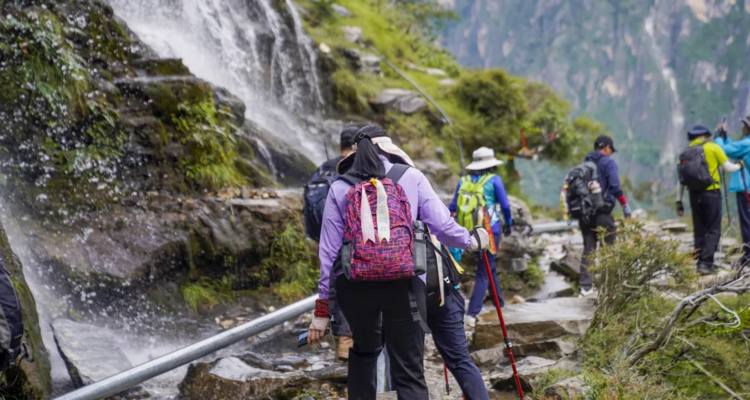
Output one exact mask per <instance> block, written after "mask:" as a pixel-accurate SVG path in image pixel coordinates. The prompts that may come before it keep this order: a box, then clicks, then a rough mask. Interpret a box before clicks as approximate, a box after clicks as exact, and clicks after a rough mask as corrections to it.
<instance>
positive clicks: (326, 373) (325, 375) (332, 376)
mask: <svg viewBox="0 0 750 400" xmlns="http://www.w3.org/2000/svg"><path fill="white" fill-rule="evenodd" d="M323 343H326V342H323ZM321 344H322V343H321ZM307 376H308V377H310V378H312V379H315V380H318V381H327V382H333V383H346V380H347V377H348V376H349V367H347V366H346V365H343V364H339V363H336V364H333V365H331V366H328V367H325V368H323V369H319V370H316V371H312V372H308V373H307Z"/></svg>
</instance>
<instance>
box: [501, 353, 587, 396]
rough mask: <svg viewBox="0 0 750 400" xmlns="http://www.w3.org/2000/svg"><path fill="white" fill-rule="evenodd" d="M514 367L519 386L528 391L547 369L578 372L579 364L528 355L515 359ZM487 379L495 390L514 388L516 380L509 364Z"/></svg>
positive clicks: (533, 387) (532, 388)
mask: <svg viewBox="0 0 750 400" xmlns="http://www.w3.org/2000/svg"><path fill="white" fill-rule="evenodd" d="M516 369H517V370H518V378H519V379H520V381H521V388H523V390H524V392H530V391H533V390H534V389H535V388H536V385H537V383H538V382H539V378H540V377H541V376H542V375H543V374H544V373H546V372H547V371H550V370H553V369H554V370H569V371H575V372H580V370H581V366H580V364H578V362H576V361H574V360H571V359H562V360H559V361H554V360H548V359H546V358H541V357H528V358H524V359H523V360H520V361H516ZM489 380H490V385H492V388H493V389H495V390H500V391H508V392H510V391H515V390H516V381H515V377H514V376H513V369H512V367H511V366H510V365H508V366H506V367H504V368H503V369H502V370H500V371H498V372H495V373H493V374H491V375H490V377H489Z"/></svg>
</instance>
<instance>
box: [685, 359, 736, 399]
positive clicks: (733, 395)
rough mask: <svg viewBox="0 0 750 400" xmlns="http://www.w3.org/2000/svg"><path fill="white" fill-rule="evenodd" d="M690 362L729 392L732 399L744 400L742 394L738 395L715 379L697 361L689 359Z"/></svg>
mask: <svg viewBox="0 0 750 400" xmlns="http://www.w3.org/2000/svg"><path fill="white" fill-rule="evenodd" d="M690 364H693V366H694V367H695V368H698V370H699V371H701V372H703V374H704V375H706V376H707V377H709V378H711V380H713V381H714V383H715V384H716V385H717V386H718V387H720V388H722V389H723V390H724V391H725V392H727V393H729V395H730V396H732V398H733V399H735V400H745V399H744V398H743V397H742V396H740V395H738V394H737V393H735V391H733V390H732V389H730V388H729V386H727V385H725V384H724V382H722V381H720V380H718V379H716V378H715V377H714V376H713V375H712V374H711V373H710V372H708V371H707V370H706V369H705V368H703V366H701V365H700V364H698V363H697V362H695V361H693V360H690Z"/></svg>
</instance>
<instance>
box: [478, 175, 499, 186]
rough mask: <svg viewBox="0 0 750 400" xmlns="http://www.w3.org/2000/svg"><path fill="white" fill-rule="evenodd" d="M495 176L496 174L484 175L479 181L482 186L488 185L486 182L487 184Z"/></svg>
mask: <svg viewBox="0 0 750 400" xmlns="http://www.w3.org/2000/svg"><path fill="white" fill-rule="evenodd" d="M494 177H495V174H487V175H485V176H483V177H482V178H481V179H479V182H478V183H479V184H480V185H481V186H484V185H486V184H487V182H489V181H490V179H492V178H494Z"/></svg>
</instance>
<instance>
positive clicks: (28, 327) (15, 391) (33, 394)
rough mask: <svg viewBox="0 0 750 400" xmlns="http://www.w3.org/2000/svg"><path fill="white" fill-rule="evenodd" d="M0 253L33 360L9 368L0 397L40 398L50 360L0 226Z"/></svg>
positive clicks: (20, 273) (31, 301)
mask: <svg viewBox="0 0 750 400" xmlns="http://www.w3.org/2000/svg"><path fill="white" fill-rule="evenodd" d="M0 254H2V258H3V260H4V261H5V265H6V267H7V268H8V270H9V271H10V273H11V276H12V278H13V284H14V285H15V287H16V292H17V293H18V298H19V300H20V302H21V308H22V312H23V319H24V334H25V340H26V344H27V346H28V349H29V351H30V352H31V353H32V355H33V358H34V361H33V362H29V361H28V360H23V361H22V362H21V364H20V367H11V368H10V369H9V370H7V371H6V372H5V373H4V381H0V397H3V396H4V398H6V399H17V400H42V399H44V398H46V396H47V394H49V393H50V391H51V388H52V386H51V382H52V380H51V377H50V370H51V367H50V363H49V357H48V355H47V349H46V348H45V347H44V343H43V342H42V333H41V328H40V326H39V315H38V313H37V311H36V301H35V300H34V296H33V294H32V293H31V289H29V286H28V284H27V283H26V279H25V278H24V275H23V266H22V265H21V262H20V261H19V259H18V257H17V256H16V255H15V254H14V253H13V250H12V249H11V247H10V244H9V243H8V236H7V235H6V234H5V229H4V228H3V227H2V225H0Z"/></svg>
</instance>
